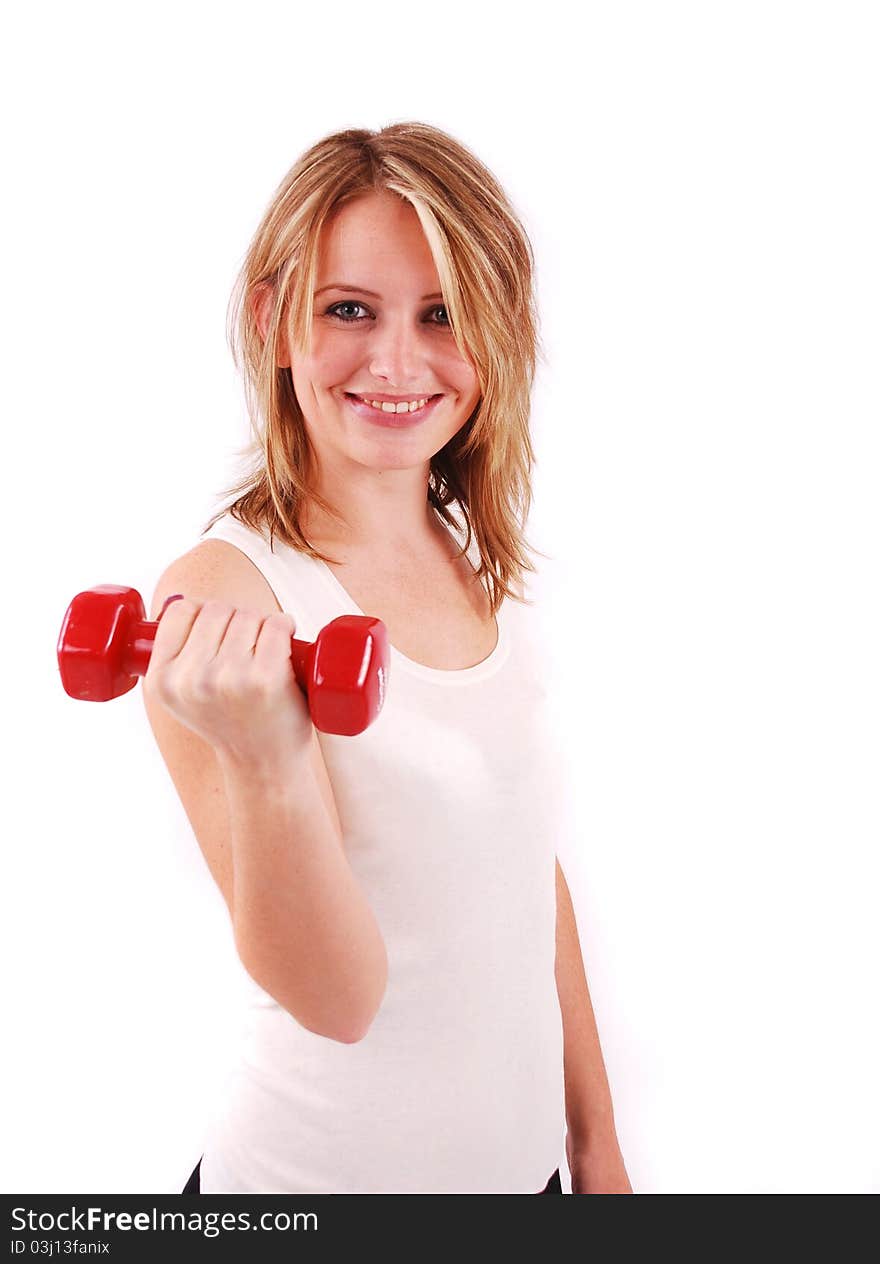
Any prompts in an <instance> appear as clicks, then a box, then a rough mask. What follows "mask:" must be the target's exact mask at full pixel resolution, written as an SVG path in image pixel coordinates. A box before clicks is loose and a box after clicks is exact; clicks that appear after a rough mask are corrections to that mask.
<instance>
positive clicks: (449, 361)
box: [143, 123, 627, 1193]
mask: <svg viewBox="0 0 880 1264" xmlns="http://www.w3.org/2000/svg"><path fill="white" fill-rule="evenodd" d="M532 277H533V257H532V252H531V247H530V243H529V241H528V238H527V236H526V234H525V232H524V230H523V228H522V226H521V225H520V223H519V222H518V220H517V218H516V216H515V215H514V213H513V211H512V210H511V207H510V205H509V203H508V200H507V198H506V197H505V194H504V192H503V190H502V189H501V187H500V186H499V184H498V183H497V181H496V180H495V179H494V178H493V177H492V175H491V174H490V172H489V171H487V169H486V168H485V167H484V166H483V165H482V164H481V163H480V162H478V161H477V159H476V158H475V157H474V156H473V155H472V154H471V153H470V152H469V151H468V150H467V149H465V148H464V147H463V146H462V145H461V144H459V143H458V142H457V141H456V140H454V139H453V138H452V137H450V136H448V135H446V134H445V133H443V132H441V131H439V130H437V129H436V128H432V127H429V126H426V125H423V124H419V123H400V124H395V125H393V126H389V127H386V128H384V129H382V130H381V131H379V132H371V131H367V130H348V131H343V132H340V133H337V134H335V135H331V136H328V137H326V138H325V139H323V140H321V141H319V142H318V143H317V144H316V145H314V146H313V147H312V148H311V149H309V150H308V152H306V153H305V154H304V155H303V156H302V157H301V158H300V159H299V161H298V162H297V163H296V164H295V165H294V166H293V167H292V169H291V170H290V171H289V172H288V174H287V175H286V176H285V178H284V180H283V181H282V183H281V185H280V186H279V188H278V189H277V191H276V193H275V195H274V197H273V199H272V201H271V203H270V205H269V207H268V209H267V210H266V212H265V215H264V216H263V219H262V222H261V223H260V225H259V227H258V229H257V231H256V234H255V236H254V239H253V241H252V243H251V246H250V249H249V251H248V253H247V256H246V258H245V261H244V264H243V267H242V270H241V274H240V277H239V280H238V283H237V285H236V291H235V295H234V296H233V297H234V303H233V305H232V308H231V316H232V319H231V330H232V333H233V351H234V354H235V358H236V363H237V365H238V366H239V368H240V369H243V377H244V383H245V388H246V393H247V398H248V404H249V408H250V411H251V416H252V420H253V424H254V443H253V449H252V451H253V456H254V458H255V460H254V469H253V471H252V472H251V474H249V476H248V477H247V478H246V479H245V480H244V481H243V482H241V483H239V484H238V485H237V486H236V487H235V488H233V489H231V493H232V494H233V495H234V497H235V498H234V500H233V501H232V502H231V503H230V505H229V506H228V508H227V509H226V510H224V511H222V512H221V513H219V514H218V515H217V516H216V517H215V518H214V519H212V521H211V523H210V524H209V526H208V527H207V528H206V531H205V532H204V533H203V534H204V535H205V537H206V538H205V539H203V540H202V541H201V542H200V543H198V544H197V545H196V546H195V547H194V548H193V549H192V550H191V551H190V552H188V553H187V554H185V555H184V556H183V557H181V558H179V559H177V560H176V561H175V562H173V563H172V564H171V565H170V566H169V567H168V569H167V570H166V571H165V572H164V574H163V575H162V577H161V579H160V581H159V583H158V585H157V588H156V591H155V593H154V596H153V603H152V617H153V618H157V617H159V614H160V612H162V611H163V608H164V612H163V613H162V617H161V621H160V625H159V630H158V633H157V637H156V643H155V648H154V651H153V654H152V659H151V662H150V667H149V671H148V672H147V675H146V677H145V679H144V689H143V696H144V701H145V705H146V708H147V712H148V715H149V719H150V723H151V725H152V728H153V731H154V733H155V736H156V740H157V742H158V744H159V747H160V749H161V752H162V755H163V757H164V759H165V761H166V763H167V766H168V769H169V772H170V774H171V777H172V779H173V781H174V784H175V786H176V788H177V791H178V793H179V795H180V798H181V801H182V803H183V806H184V808H185V810H186V812H187V815H188V818H189V820H190V823H191V825H192V828H193V831H194V833H195V835H196V838H197V840H198V843H199V845H200V847H201V849H202V851H203V853H204V856H205V860H206V862H207V864H208V867H209V869H210V871H211V874H212V875H213V877H214V879H215V881H216V882H217V885H218V886H219V888H220V891H221V892H222V894H223V897H224V898H225V900H226V903H227V906H228V909H229V914H230V918H231V922H232V930H233V935H234V941H235V946H236V949H237V952H238V954H239V956H240V958H241V961H242V963H243V966H244V968H245V970H246V972H247V977H248V983H247V986H248V987H249V988H250V989H251V991H252V1002H251V1003H250V1005H249V1006H248V1021H247V1028H246V1036H245V1039H244V1043H243V1047H242V1050H241V1054H240V1058H239V1060H238V1062H237V1064H236V1066H235V1069H234V1072H233V1074H232V1075H231V1077H230V1080H229V1084H228V1088H227V1091H226V1093H225V1095H224V1099H223V1100H222V1102H220V1103H219V1104H218V1109H217V1111H216V1112H215V1115H214V1118H213V1120H212V1122H211V1126H210V1128H209V1131H208V1134H207V1136H206V1137H205V1139H204V1146H203V1154H202V1158H201V1160H200V1162H199V1163H198V1164H197V1165H196V1169H195V1171H194V1172H193V1175H192V1177H191V1178H190V1181H189V1183H188V1184H187V1187H186V1189H185V1191H184V1192H193V1191H195V1192H198V1191H199V1190H200V1191H201V1192H226V1193H243V1192H255V1193H256V1192H259V1193H407V1192H412V1193H469V1192H473V1193H479V1192H485V1193H499V1192H500V1193H504V1192H508V1193H509V1192H514V1193H524V1192H528V1193H536V1192H538V1193H543V1192H555V1193H561V1192H562V1190H561V1183H560V1178H559V1172H558V1168H557V1162H558V1156H559V1154H560V1150H561V1147H562V1143H563V1137H564V1136H566V1122H567V1123H568V1133H567V1136H566V1147H567V1153H568V1156H569V1162H570V1164H571V1166H572V1176H573V1182H575V1183H573V1189H575V1192H577V1184H578V1183H580V1184H582V1185H586V1184H588V1183H589V1182H588V1180H587V1178H585V1177H583V1176H582V1175H581V1174H580V1173H581V1172H582V1169H583V1171H586V1170H587V1167H589V1169H590V1170H591V1171H593V1172H598V1171H599V1170H600V1169H601V1171H602V1173H603V1175H602V1177H601V1182H602V1183H604V1184H606V1185H609V1184H610V1185H615V1184H616V1185H617V1186H618V1187H620V1188H624V1187H625V1186H626V1184H627V1182H626V1174H625V1172H624V1171H623V1164H622V1160H620V1157H619V1149H618V1148H617V1145H616V1137H615V1136H614V1128H613V1120H612V1112H611V1104H610V1096H609V1093H608V1086H607V1080H606V1079H605V1075H604V1068H603V1066H602V1059H601V1054H600V1052H599V1048H598V1039H597V1037H596V1035H595V1026H594V1024H593V1023H592V1011H591V1009H590V1006H589V997H588V994H587V991H586V983H585V980H584V976H583V966H582V963H581V961H580V956H579V951H578V949H577V933H576V930H575V929H574V918H573V914H572V912H571V902H570V899H569V898H568V892H567V889H566V888H565V886H564V879H563V877H562V873H561V870H560V869H559V866H558V862H557V861H556V847H557V844H558V842H559V840H560V836H561V822H562V814H561V809H560V803H561V800H562V797H563V796H562V793H561V787H560V786H559V775H558V767H557V765H558V760H557V758H556V756H555V753H554V747H555V739H554V733H553V731H552V728H551V726H550V724H549V720H548V716H547V713H546V709H545V705H544V704H545V697H546V690H545V688H544V686H543V682H542V669H541V662H542V647H541V644H540V642H539V639H538V636H537V634H536V631H535V628H534V626H533V616H532V614H531V612H530V605H529V604H528V603H527V601H526V594H525V572H527V571H531V572H534V571H535V567H534V566H533V565H531V564H530V562H529V561H528V559H527V558H526V555H525V553H526V547H527V546H526V544H525V541H524V538H523V526H524V523H525V521H526V518H527V514H528V509H529V505H530V500H531V487H530V472H531V466H532V461H533V454H532V449H531V444H530V439H529V430H528V420H529V410H530V390H531V386H532V381H533V376H534V369H535V363H536V355H537V333H536V316H535V308H534V296H533V287H532ZM453 511H454V512H453ZM179 594H183V596H182V598H181V597H179ZM175 595H178V599H177V600H175V601H173V602H171V603H170V604H168V605H167V606H166V600H167V598H169V597H170V596H175ZM346 613H349V614H358V613H362V614H369V615H372V616H375V617H378V618H380V619H381V620H382V621H383V622H384V623H385V625H386V628H387V631H388V636H389V640H390V644H391V657H390V666H389V675H388V686H387V695H386V700H385V704H384V706H383V709H382V711H381V712H380V714H379V716H378V718H377V719H376V720H375V722H374V723H373V724H372V725H371V726H370V727H369V728H368V729H367V730H366V731H365V732H364V733H362V734H360V735H358V736H356V737H345V736H336V735H329V734H326V733H323V732H321V733H319V732H318V731H317V730H316V729H315V728H314V727H313V725H312V723H311V720H310V717H309V712H308V706H307V703H306V700H305V697H304V695H303V694H302V693H301V691H300V690H299V688H298V686H297V685H296V683H295V678H294V675H293V672H292V669H291V666H290V637H291V634H292V633H294V632H295V633H296V635H297V636H298V637H300V638H302V639H304V640H308V641H311V640H314V638H315V637H316V636H317V634H318V632H319V631H320V629H321V628H322V627H323V626H324V625H325V624H326V623H329V622H330V620H331V619H333V618H335V617H336V616H338V615H340V614H346ZM563 919H565V930H564V932H563V930H562V922H563ZM567 1115H568V1119H566V1116H567ZM588 1160H589V1162H588ZM584 1165H586V1166H584Z"/></svg>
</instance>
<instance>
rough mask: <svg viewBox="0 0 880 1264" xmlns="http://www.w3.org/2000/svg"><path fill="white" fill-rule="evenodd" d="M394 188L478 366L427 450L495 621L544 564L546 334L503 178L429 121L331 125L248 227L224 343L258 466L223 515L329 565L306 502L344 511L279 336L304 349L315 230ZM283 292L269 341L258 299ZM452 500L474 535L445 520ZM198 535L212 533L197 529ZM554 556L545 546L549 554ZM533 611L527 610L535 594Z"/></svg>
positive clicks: (529, 257) (433, 494) (440, 504)
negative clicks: (539, 544)
mask: <svg viewBox="0 0 880 1264" xmlns="http://www.w3.org/2000/svg"><path fill="white" fill-rule="evenodd" d="M382 192H390V193H395V194H398V195H399V196H400V197H402V198H405V199H406V200H407V201H408V202H409V203H410V204H411V205H412V207H413V208H414V209H415V211H416V214H417V215H418V217H419V222H420V224H421V226H422V229H423V231H424V233H425V237H426V239H427V241H428V245H429V247H430V249H431V253H432V255H433V258H434V262H435V265H436V268H437V272H438V275H439V277H440V285H441V289H442V293H443V299H444V305H445V306H446V309H447V315H448V317H449V321H450V325H451V328H452V334H453V337H454V338H455V341H456V345H457V347H458V349H459V351H460V353H461V354H462V355H463V356H464V357H465V358H466V359H467V360H469V361H470V362H471V363H472V364H473V366H474V368H475V371H476V373H477V378H478V381H479V386H480V400H479V402H478V403H477V405H476V407H475V408H474V410H473V412H472V413H471V415H470V417H469V418H468V420H467V422H465V424H464V426H462V428H461V429H460V430H459V431H458V433H457V434H456V435H454V436H453V438H452V439H451V440H450V441H449V442H448V443H447V444H446V445H445V446H444V447H443V448H442V449H441V450H440V451H439V452H437V453H436V454H435V455H434V456H433V457H432V458H431V462H430V473H429V477H428V487H427V499H428V501H429V502H430V504H431V505H433V507H434V509H435V510H436V512H437V514H438V515H439V517H440V518H441V519H443V521H444V522H446V523H447V524H449V525H452V526H453V527H456V528H457V529H459V530H461V529H466V542H465V544H464V546H463V548H462V550H461V552H460V553H459V554H458V556H459V557H460V556H463V555H464V553H465V552H466V551H467V550H468V548H469V547H470V544H471V539H472V537H475V538H476V541H477V546H478V550H479V554H480V566H479V568H478V570H477V575H478V577H479V578H480V580H481V581H482V583H483V585H484V587H485V588H486V592H487V595H488V597H489V600H490V602H491V606H492V614H493V616H494V615H495V614H496V613H497V611H498V608H499V607H500V605H501V602H502V600H503V599H504V597H505V596H507V597H510V598H512V599H514V600H524V598H523V597H522V595H521V594H520V593H519V592H517V591H513V590H514V589H519V588H520V586H521V585H522V584H523V574H524V572H525V571H531V572H534V571H535V570H536V568H535V567H534V566H533V565H532V564H531V562H530V561H529V560H528V558H527V557H526V551H529V552H532V553H539V552H540V551H539V550H537V549H535V548H534V547H533V546H532V545H529V544H527V542H526V540H525V538H524V534H523V531H524V527H525V523H526V521H527V519H528V514H529V509H530V506H531V501H532V486H531V472H532V466H533V464H534V459H535V458H534V452H533V449H532V444H531V439H530V435H529V415H530V411H531V390H532V384H533V382H534V377H535V367H536V361H537V360H538V359H539V358H540V359H541V360H542V361H544V359H545V357H544V354H543V351H542V349H541V347H540V341H539V336H538V316H537V309H536V301H535V295H534V287H533V277H534V255H533V252H532V246H531V243H530V241H529V238H528V236H527V234H526V232H525V230H524V228H523V226H522V224H521V223H520V222H519V220H518V218H517V216H516V214H515V213H514V211H513V209H512V207H511V205H510V203H509V201H508V199H507V196H506V194H505V193H504V190H503V189H502V188H501V186H500V185H499V183H498V182H497V180H496V179H495V178H494V176H493V175H492V174H491V172H489V171H488V170H487V168H486V167H485V166H483V164H482V163H481V162H479V161H478V159H477V158H475V157H474V155H473V154H471V153H470V152H469V150H467V149H466V148H465V147H464V146H463V145H462V144H461V143H460V142H459V141H457V140H455V139H454V138H453V137H452V136H449V135H447V134H446V133H445V132H443V131H440V130H439V129H438V128H435V127H431V126H429V125H428V124H425V123H417V122H408V123H394V124H391V125H390V126H388V127H384V128H382V129H381V131H369V130H367V129H364V128H353V129H348V130H345V131H340V132H336V133H334V134H333V135H330V136H326V137H325V138H324V139H323V140H319V141H318V142H317V143H316V144H315V145H313V146H312V147H311V148H310V149H308V150H307V151H306V152H305V153H304V154H303V155H302V156H301V157H300V158H299V159H298V161H297V162H296V163H294V165H293V166H292V167H291V169H290V170H289V171H288V173H287V174H286V175H285V176H284V178H283V180H282V181H281V183H280V184H279V186H278V188H277V189H276V191H275V194H274V196H273V197H272V200H271V202H270V203H269V206H268V208H267V209H266V211H265V214H264V215H263V218H262V220H261V222H260V224H259V226H258V228H257V230H256V232H255V234H254V237H253V240H252V242H251V244H250V247H249V248H248V251H247V254H246V255H245V258H244V262H243V264H242V267H241V270H240V272H239V274H238V277H237V279H236V282H235V287H234V289H233V293H232V298H231V300H230V307H229V313H228V337H229V341H230V346H231V349H232V354H233V359H234V361H235V364H236V367H237V368H238V369H239V371H240V372H242V373H243V378H244V389H245V396H246V401H247V407H248V413H249V416H250V420H251V429H252V439H251V442H250V443H249V445H248V446H247V447H246V448H245V449H242V452H241V453H240V455H247V456H249V457H251V458H253V459H254V460H255V468H254V469H253V470H252V472H251V473H250V474H248V475H247V476H246V477H245V478H243V479H242V480H241V481H239V482H237V483H236V484H235V485H234V486H232V487H230V488H228V489H227V491H226V492H225V493H224V495H226V496H230V495H232V496H234V497H235V499H234V501H233V502H232V504H230V505H228V506H227V508H226V509H223V510H221V511H220V512H218V513H216V514H215V515H214V517H213V518H211V520H210V521H209V523H208V524H207V526H206V527H205V528H204V531H208V530H209V529H210V527H211V526H212V525H213V524H214V523H215V522H216V521H217V519H218V518H220V517H222V516H223V514H224V513H226V512H229V513H230V514H231V515H232V517H234V518H237V519H238V520H239V521H241V522H244V523H246V524H247V525H249V526H251V527H252V528H255V529H256V530H260V531H262V530H263V528H268V530H269V538H270V547H272V540H273V538H274V536H275V535H277V536H278V537H279V538H280V539H281V540H283V541H284V542H285V543H286V544H288V545H289V546H291V547H292V548H295V549H297V550H299V551H301V552H304V553H307V554H308V555H309V556H311V557H316V558H320V559H321V560H322V561H325V562H327V561H333V560H334V559H332V558H328V557H325V555H324V554H322V553H320V552H319V551H318V550H317V549H315V548H314V547H313V546H312V545H311V544H310V542H309V541H308V540H307V539H306V538H305V536H304V535H303V532H302V525H301V518H302V511H303V508H304V506H305V503H306V501H307V499H308V498H312V500H313V501H314V502H315V503H317V504H319V505H320V506H321V508H322V509H324V510H325V511H326V512H327V513H329V514H330V515H331V516H333V517H334V518H337V519H338V518H339V515H338V513H336V512H335V511H334V509H333V507H332V506H330V505H329V504H327V502H326V501H325V500H324V499H323V498H322V497H321V496H320V495H319V494H318V492H317V489H316V488H315V487H314V486H313V482H314V474H315V470H316V465H315V454H314V451H313V449H312V445H311V442H310V440H309V438H308V434H307V431H306V427H305V423H304V420H303V415H302V411H301V409H300V407H299V403H298V401H297V399H296V395H295V393H294V389H293V380H292V377H291V372H290V369H289V368H281V367H279V366H278V364H277V360H278V351H279V341H280V338H281V335H282V332H287V334H288V335H289V337H290V340H291V341H290V345H291V354H294V352H293V347H294V346H296V347H298V348H300V349H301V352H302V351H305V352H306V353H307V352H308V348H309V346H310V331H311V327H312V319H313V302H312V296H313V292H314V286H315V279H316V274H317V255H318V244H319V239H320V234H321V230H322V228H323V227H324V225H325V224H327V222H328V220H330V218H331V217H332V216H333V214H334V213H335V212H337V211H338V210H340V209H341V208H342V207H343V206H344V205H346V204H347V203H350V202H352V201H354V200H355V199H357V198H360V197H363V196H365V195H367V194H371V193H382ZM266 286H271V288H272V292H273V294H274V298H273V302H272V307H271V315H270V318H269V321H268V327H267V329H266V337H265V341H264V339H263V338H262V336H261V335H260V332H259V329H258V327H257V320H256V315H255V313H254V311H253V302H252V300H253V299H254V297H255V295H256V294H258V293H259V291H260V289H261V287H266ZM456 504H457V505H458V507H459V508H460V511H461V513H462V515H463V517H464V528H462V524H461V523H459V522H456V520H455V518H454V517H453V515H452V514H451V513H450V510H449V507H450V506H451V505H456ZM203 534H204V532H203ZM541 556H544V554H541ZM527 604H530V603H528V602H527Z"/></svg>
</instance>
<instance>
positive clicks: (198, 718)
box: [143, 597, 312, 764]
mask: <svg viewBox="0 0 880 1264" xmlns="http://www.w3.org/2000/svg"><path fill="white" fill-rule="evenodd" d="M295 629H296V621H295V619H294V617H293V615H291V614H284V613H281V612H278V613H276V614H273V615H268V616H266V615H263V614H260V613H258V612H257V611H253V610H239V609H236V608H235V607H234V606H231V605H229V604H228V603H226V602H222V601H205V602H199V601H193V600H191V599H189V598H187V597H182V598H176V599H174V600H171V601H170V603H169V602H166V604H165V606H164V607H163V610H162V613H161V615H160V617H159V623H158V627H157V629H156V637H155V641H154V644H153V649H152V653H151V655H150V662H149V666H148V668H147V673H146V675H145V676H144V679H143V688H144V689H145V690H147V691H148V692H149V693H150V694H151V695H152V696H154V697H155V698H157V699H158V700H159V701H160V702H161V703H162V704H163V706H165V707H166V708H167V709H168V710H169V711H170V712H171V714H172V715H174V716H176V717H177V719H178V720H180V721H181V723H182V724H185V725H186V727H187V728H189V729H192V731H193V732H194V733H197V734H198V735H199V736H200V737H202V738H204V740H205V741H207V742H209V743H210V744H211V745H212V746H213V747H215V749H216V750H217V752H218V754H221V755H227V756H229V757H231V758H234V759H235V760H237V761H243V762H253V763H255V764H265V763H271V762H276V763H282V762H289V760H290V758H291V756H297V755H300V754H305V752H306V751H307V750H308V748H309V746H310V744H311V740H312V719H311V715H310V713H309V706H308V700H307V698H306V696H305V694H304V692H303V691H302V689H300V687H299V685H298V684H297V681H296V676H295V675H294V671H293V663H292V662H291V647H290V638H291V636H292V635H293V633H294V631H295Z"/></svg>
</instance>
